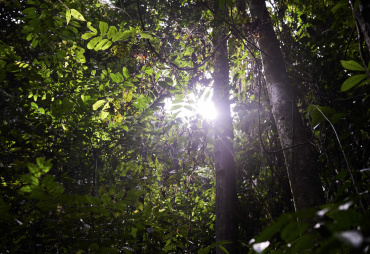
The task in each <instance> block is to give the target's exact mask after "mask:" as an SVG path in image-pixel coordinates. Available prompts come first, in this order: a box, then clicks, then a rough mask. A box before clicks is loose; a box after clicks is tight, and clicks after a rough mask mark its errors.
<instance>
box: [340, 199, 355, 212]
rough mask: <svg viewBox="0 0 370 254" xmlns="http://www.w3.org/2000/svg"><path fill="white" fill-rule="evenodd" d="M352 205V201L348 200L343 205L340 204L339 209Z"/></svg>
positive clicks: (346, 208)
mask: <svg viewBox="0 0 370 254" xmlns="http://www.w3.org/2000/svg"><path fill="white" fill-rule="evenodd" d="M351 205H353V202H352V201H349V202H347V203H345V204H343V205H340V206H339V210H348V208H350V206H351Z"/></svg>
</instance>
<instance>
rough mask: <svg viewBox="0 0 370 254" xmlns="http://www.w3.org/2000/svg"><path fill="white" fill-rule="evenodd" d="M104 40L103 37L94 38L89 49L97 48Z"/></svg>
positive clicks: (88, 45)
mask: <svg viewBox="0 0 370 254" xmlns="http://www.w3.org/2000/svg"><path fill="white" fill-rule="evenodd" d="M101 40H102V37H101V36H98V37H95V38H93V39H92V40H91V41H89V43H88V44H87V48H88V49H93V48H95V46H96V45H97V44H98V43H99V42H100V41H101Z"/></svg>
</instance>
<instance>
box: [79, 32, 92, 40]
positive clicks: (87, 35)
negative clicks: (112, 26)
mask: <svg viewBox="0 0 370 254" xmlns="http://www.w3.org/2000/svg"><path fill="white" fill-rule="evenodd" d="M95 35H96V33H94V32H89V33H84V34H83V35H82V36H81V38H82V39H83V40H88V39H90V38H91V37H93V36H95Z"/></svg>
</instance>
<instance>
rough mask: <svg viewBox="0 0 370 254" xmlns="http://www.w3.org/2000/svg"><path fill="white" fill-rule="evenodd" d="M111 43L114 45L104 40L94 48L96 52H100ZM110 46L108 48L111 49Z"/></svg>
mask: <svg viewBox="0 0 370 254" xmlns="http://www.w3.org/2000/svg"><path fill="white" fill-rule="evenodd" d="M109 42H110V45H112V42H111V41H109V40H108V39H103V40H101V41H99V43H98V44H96V46H95V47H94V50H96V51H98V50H102V49H103V47H104V48H106V44H108V43H109ZM110 45H109V46H110ZM109 46H108V48H109Z"/></svg>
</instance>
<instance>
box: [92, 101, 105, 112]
mask: <svg viewBox="0 0 370 254" xmlns="http://www.w3.org/2000/svg"><path fill="white" fill-rule="evenodd" d="M104 103H105V100H98V101H97V102H95V103H94V105H93V110H97V109H98V108H100V107H101V106H103V104H104Z"/></svg>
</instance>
